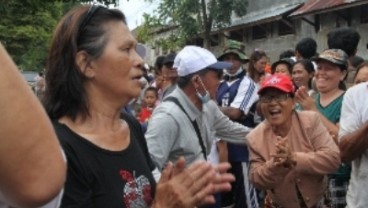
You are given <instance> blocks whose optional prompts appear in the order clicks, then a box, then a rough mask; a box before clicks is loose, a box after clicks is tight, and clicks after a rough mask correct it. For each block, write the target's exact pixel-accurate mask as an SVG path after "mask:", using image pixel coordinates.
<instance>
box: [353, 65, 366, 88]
mask: <svg viewBox="0 0 368 208" xmlns="http://www.w3.org/2000/svg"><path fill="white" fill-rule="evenodd" d="M366 81H368V66H363V67H362V68H360V70H359V72H358V73H357V74H356V76H355V79H354V84H359V83H361V82H366Z"/></svg>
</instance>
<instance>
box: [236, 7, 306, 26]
mask: <svg viewBox="0 0 368 208" xmlns="http://www.w3.org/2000/svg"><path fill="white" fill-rule="evenodd" d="M300 5H302V3H296V4H295V3H294V4H282V5H279V6H275V7H271V8H267V9H264V10H259V11H255V12H250V13H248V14H246V15H245V16H243V17H240V18H237V19H233V21H232V23H231V25H230V27H235V26H239V25H255V24H262V23H266V22H270V21H275V20H279V19H281V17H282V15H283V14H285V13H287V12H290V11H292V10H293V9H296V8H297V7H299V6H300Z"/></svg>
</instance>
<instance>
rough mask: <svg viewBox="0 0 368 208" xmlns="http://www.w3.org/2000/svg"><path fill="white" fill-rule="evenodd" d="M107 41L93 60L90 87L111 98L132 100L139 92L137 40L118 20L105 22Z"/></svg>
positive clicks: (139, 74) (139, 69) (139, 70)
mask: <svg viewBox="0 0 368 208" xmlns="http://www.w3.org/2000/svg"><path fill="white" fill-rule="evenodd" d="M105 28H106V34H105V35H106V36H107V43H106V46H105V49H104V51H103V53H102V55H101V56H100V57H99V58H98V59H96V60H94V61H92V63H91V65H92V66H93V69H94V73H95V74H94V77H93V78H91V82H92V85H93V88H95V89H97V90H98V91H100V92H102V93H104V94H105V95H110V97H111V98H112V99H117V98H119V97H120V98H122V99H124V98H125V99H126V98H127V99H133V98H135V97H137V96H138V95H139V94H140V92H141V82H140V81H139V80H140V78H141V77H142V75H143V72H142V70H141V67H142V65H143V60H142V58H141V57H140V56H139V55H138V54H137V52H136V45H137V41H136V40H135V38H134V37H133V35H132V34H131V33H130V31H129V29H128V27H127V26H126V25H125V24H124V23H123V22H120V21H114V22H109V23H108V24H106V25H105Z"/></svg>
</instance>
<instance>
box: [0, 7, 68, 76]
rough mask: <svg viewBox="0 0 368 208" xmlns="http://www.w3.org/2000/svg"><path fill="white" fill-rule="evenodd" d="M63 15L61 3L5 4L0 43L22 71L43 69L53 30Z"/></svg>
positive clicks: (1, 10)
mask: <svg viewBox="0 0 368 208" xmlns="http://www.w3.org/2000/svg"><path fill="white" fill-rule="evenodd" d="M61 15H62V3H61V2H58V1H42V0H28V1H23V0H9V1H3V2H2V6H1V7H0V41H1V42H2V43H3V44H4V45H5V47H6V48H7V50H8V51H9V53H10V55H11V56H12V58H13V59H14V61H15V62H16V63H17V64H18V66H19V67H20V68H21V69H26V70H32V71H39V70H42V69H43V68H44V63H45V57H46V54H47V49H48V42H49V40H50V37H51V34H52V31H53V30H54V28H55V25H56V23H57V21H58V19H59V18H60V17H61Z"/></svg>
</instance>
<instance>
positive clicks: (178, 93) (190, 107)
mask: <svg viewBox="0 0 368 208" xmlns="http://www.w3.org/2000/svg"><path fill="white" fill-rule="evenodd" d="M170 96H173V97H175V98H177V99H178V101H179V103H180V104H181V105H182V106H183V108H184V110H185V111H186V112H187V114H188V115H189V118H190V120H192V121H194V120H195V119H196V118H198V117H199V116H200V115H201V111H200V110H199V109H198V108H197V107H196V106H195V105H194V104H193V103H192V101H191V100H190V99H189V97H188V96H187V95H186V94H185V93H184V91H183V90H181V89H180V87H177V88H176V89H175V90H174V91H173V92H172V93H171V95H170Z"/></svg>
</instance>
